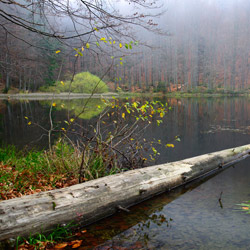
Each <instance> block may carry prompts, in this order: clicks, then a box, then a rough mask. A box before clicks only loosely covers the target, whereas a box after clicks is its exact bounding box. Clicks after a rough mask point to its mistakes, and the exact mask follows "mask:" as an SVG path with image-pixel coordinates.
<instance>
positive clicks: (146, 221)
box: [0, 98, 250, 249]
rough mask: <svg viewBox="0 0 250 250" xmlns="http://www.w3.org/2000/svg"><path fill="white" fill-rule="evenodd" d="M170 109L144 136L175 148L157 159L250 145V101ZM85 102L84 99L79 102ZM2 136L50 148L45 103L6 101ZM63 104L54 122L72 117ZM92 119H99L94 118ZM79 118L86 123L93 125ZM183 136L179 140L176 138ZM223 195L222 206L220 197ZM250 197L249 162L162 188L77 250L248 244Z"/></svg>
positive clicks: (175, 104) (184, 102) (0, 113)
mask: <svg viewBox="0 0 250 250" xmlns="http://www.w3.org/2000/svg"><path fill="white" fill-rule="evenodd" d="M162 101H164V102H166V101H168V102H169V104H170V105H171V106H172V111H170V112H169V114H168V115H167V117H166V118H164V123H163V124H162V125H160V126H159V127H158V126H151V127H150V128H149V129H148V131H147V133H146V135H145V136H146V137H147V138H148V139H151V138H155V139H156V140H157V139H161V141H162V143H163V145H164V144H166V143H172V142H173V143H174V144H175V147H174V148H173V149H172V148H170V149H165V148H164V147H160V146H159V148H158V150H159V152H160V153H161V155H160V156H159V158H158V159H157V161H156V163H157V164H158V163H164V162H170V161H176V160H180V159H184V158H188V157H192V156H196V155H200V154H205V153H209V152H213V151H217V150H222V149H226V148H231V147H236V146H240V145H244V144H249V143H250V99H249V98H199V99H195V98H189V99H168V100H167V99H164V100H162ZM78 105H79V104H78ZM0 106H1V110H0V141H1V142H2V143H7V144H15V145H18V146H19V147H23V146H24V145H26V144H28V143H29V142H31V141H33V145H39V147H41V146H45V147H46V145H47V138H46V136H43V137H42V140H39V141H37V140H38V139H39V138H40V137H41V132H42V130H41V129H38V128H37V127H35V126H29V125H27V120H26V119H25V118H24V116H27V117H29V119H31V120H32V123H35V122H37V123H39V124H40V125H41V126H43V127H49V123H48V112H49V106H48V104H46V103H39V102H22V103H8V102H3V103H1V105H0ZM67 114H68V113H67V111H66V110H64V109H59V110H57V111H56V112H55V114H54V119H55V120H56V121H60V120H63V119H66V117H67ZM93 119H94V118H93ZM93 119H92V120H90V121H89V120H81V121H79V122H81V123H82V125H84V124H87V123H91V122H93ZM176 135H178V136H179V137H180V139H181V141H180V142H176V141H174V137H175V136H176ZM220 198H221V203H220V202H219V199H220ZM248 200H250V159H247V160H245V161H243V162H241V163H239V164H237V165H236V166H235V167H234V168H233V167H232V168H230V169H227V170H226V171H224V172H222V173H220V174H218V175H216V176H214V177H212V178H209V179H207V180H200V181H199V182H197V183H193V184H192V185H191V186H186V187H182V188H179V189H178V190H175V191H174V192H171V193H164V194H162V195H160V196H157V197H155V198H153V199H150V200H148V201H145V202H144V203H142V204H139V205H137V206H134V207H132V208H131V212H130V213H129V214H127V213H124V212H120V213H117V214H116V215H114V216H111V217H109V218H107V219H105V220H102V221H100V222H98V223H96V224H93V225H91V226H89V227H87V228H85V229H87V233H85V234H84V236H83V237H82V239H83V246H82V247H80V248H79V249H93V248H94V249H250V215H247V214H245V213H243V212H241V211H239V210H237V206H236V204H238V203H242V202H244V201H248Z"/></svg>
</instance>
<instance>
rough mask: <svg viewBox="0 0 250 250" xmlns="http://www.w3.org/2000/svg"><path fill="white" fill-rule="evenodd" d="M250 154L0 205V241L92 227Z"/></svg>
mask: <svg viewBox="0 0 250 250" xmlns="http://www.w3.org/2000/svg"><path fill="white" fill-rule="evenodd" d="M248 156H250V144H249V145H245V146H242V147H237V148H233V149H227V150H223V151H219V152H215V153H210V154H205V155H201V156H197V157H193V158H189V159H185V160H181V161H177V162H173V163H168V164H161V165H156V166H151V167H147V168H142V169H137V170H131V171H127V172H125V173H120V174H116V175H113V176H107V177H104V178H100V179H97V180H92V181H88V182H85V183H82V184H78V185H74V186H71V187H67V188H62V189H57V190H53V191H48V192H41V193H38V194H33V195H29V196H23V197H21V198H16V199H11V200H7V201H2V202H0V240H4V239H8V238H10V237H17V236H25V235H29V234H30V233H32V234H35V233H36V232H39V231H41V230H43V232H44V231H46V230H48V229H50V228H52V227H53V226H55V225H56V224H61V223H68V222H72V221H73V220H75V219H81V222H82V224H89V223H92V222H94V221H96V220H99V219H101V218H103V217H106V216H108V215H111V214H113V213H114V212H115V211H117V210H119V208H121V207H122V208H126V207H128V206H131V205H133V204H135V203H138V202H141V201H143V200H145V199H148V198H150V197H152V196H155V195H156V194H159V193H161V192H165V191H169V190H171V189H173V188H175V187H177V186H180V185H182V184H185V183H188V182H190V181H192V180H194V179H197V178H199V177H201V176H204V175H207V174H212V173H215V172H216V171H220V170H222V169H224V168H226V167H228V166H229V165H232V164H234V163H236V162H238V161H240V160H242V159H244V158H246V157H248Z"/></svg>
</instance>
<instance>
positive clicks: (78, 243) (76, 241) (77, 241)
mask: <svg viewBox="0 0 250 250" xmlns="http://www.w3.org/2000/svg"><path fill="white" fill-rule="evenodd" d="M72 243H73V245H72V248H78V247H79V246H81V244H82V240H75V241H72Z"/></svg>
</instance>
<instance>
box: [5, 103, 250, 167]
mask: <svg viewBox="0 0 250 250" xmlns="http://www.w3.org/2000/svg"><path fill="white" fill-rule="evenodd" d="M160 100H161V101H162V102H163V103H165V102H168V103H169V105H170V106H172V110H171V111H169V112H168V114H167V115H166V117H164V119H163V121H164V122H163V124H161V125H160V126H157V125H153V123H154V122H156V121H153V120H152V125H151V126H149V127H148V128H147V133H146V134H145V137H146V139H148V141H151V140H152V138H155V139H156V140H157V139H161V141H162V145H165V144H167V143H171V142H172V141H173V139H174V137H175V136H177V135H179V136H180V139H181V142H174V144H175V148H174V149H165V148H164V147H162V148H160V146H159V145H158V148H156V149H157V150H158V151H159V152H160V153H161V156H160V158H159V161H158V162H157V163H162V162H169V161H173V160H179V159H181V158H188V157H191V156H193V155H194V152H196V154H203V153H207V152H209V151H210V152H212V151H215V150H221V149H224V148H227V147H234V146H237V145H239V144H243V143H244V141H245V140H246V139H244V138H243V140H242V138H240V136H241V135H243V133H248V128H247V127H248V126H249V121H250V118H249V114H250V101H249V99H247V98H206V99H205V98H182V99H176V98H171V99H167V98H162V99H160ZM125 101H126V100H125ZM82 102H83V101H82V100H74V101H73V100H72V102H70V103H69V107H68V109H69V110H71V109H73V110H77V109H79V107H81V106H82ZM95 102H96V100H95V101H93V105H92V107H93V109H92V110H91V109H89V112H88V114H87V116H88V117H82V118H90V117H93V116H96V115H98V112H99V111H98V108H97V106H101V105H100V103H95ZM61 104H62V103H60V102H58V105H57V107H56V108H57V109H56V110H55V112H53V119H54V122H55V125H57V126H58V127H60V126H65V124H60V122H61V121H64V120H68V114H70V115H72V116H74V113H72V112H73V111H69V112H68V111H66V110H65V109H64V108H62V107H61ZM49 106H50V102H49V103H47V104H45V105H44V103H43V105H41V103H40V102H36V101H30V102H26V101H22V102H11V103H10V102H8V101H6V102H1V104H0V107H1V111H0V113H1V114H2V120H1V125H0V127H1V130H2V132H0V133H1V140H2V141H3V142H4V143H7V144H15V145H19V146H23V145H26V144H29V143H30V142H33V145H38V146H43V147H47V135H46V134H45V133H44V131H42V130H41V129H40V128H39V127H37V126H33V125H31V126H28V125H27V120H26V119H25V118H24V117H25V116H27V117H29V119H30V121H31V122H32V124H33V123H38V124H40V125H41V126H42V127H44V128H49ZM65 106H66V105H65ZM100 110H102V109H100ZM96 111H98V112H97V113H95V112H96ZM126 119H127V122H128V123H129V122H130V121H129V119H128V118H127V117H126ZM77 123H78V124H80V126H84V127H87V126H88V125H89V124H92V125H93V124H94V123H95V118H92V119H91V120H85V119H78V121H77ZM111 123H112V118H111V117H110V120H107V124H111ZM211 126H214V128H216V129H217V132H218V133H215V134H212V133H209V134H204V131H210V130H211ZM219 126H220V127H219ZM219 128H222V129H219ZM225 128H226V130H225ZM216 129H213V131H215V130H216ZM229 129H234V130H235V132H238V133H237V135H238V137H239V138H232V136H233V135H230V136H228V137H226V138H224V142H223V141H222V140H221V136H222V135H221V133H219V132H222V130H223V131H224V132H225V133H226V132H232V131H229ZM243 130H244V131H243ZM231 134H232V133H231ZM248 134H249V133H248ZM42 135H43V136H42ZM41 136H42V137H41ZM224 136H225V135H224ZM54 137H56V135H54ZM240 140H242V141H241V142H240ZM246 143H247V142H246ZM210 144H213V145H214V146H213V147H210V146H209V145H210Z"/></svg>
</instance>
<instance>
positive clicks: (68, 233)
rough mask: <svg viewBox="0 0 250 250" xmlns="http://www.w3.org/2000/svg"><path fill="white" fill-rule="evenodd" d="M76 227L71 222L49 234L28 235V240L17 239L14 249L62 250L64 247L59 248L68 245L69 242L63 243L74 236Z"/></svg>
mask: <svg viewBox="0 0 250 250" xmlns="http://www.w3.org/2000/svg"><path fill="white" fill-rule="evenodd" d="M77 226H78V225H77V224H74V223H73V222H72V223H69V224H67V225H65V226H60V225H58V226H57V227H56V228H55V229H54V230H53V231H51V232H50V233H49V234H44V233H36V234H34V235H30V236H29V237H28V238H24V237H17V239H16V244H15V245H16V247H15V248H16V249H23V250H26V249H27V250H28V249H29V250H30V249H32V250H33V249H34V250H35V249H57V248H59V249H60V248H63V249H64V247H60V246H65V247H66V246H67V245H68V244H70V242H65V241H68V240H69V239H70V238H72V237H74V236H75V235H74V233H73V232H74V231H75V230H76V228H77ZM84 232H85V231H84ZM57 242H63V243H61V244H57ZM71 242H72V241H71ZM78 242H79V241H78ZM74 243H76V242H75V241H73V244H74ZM73 244H72V245H73Z"/></svg>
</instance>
